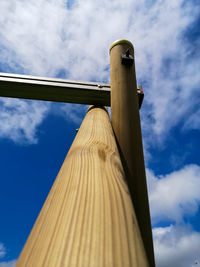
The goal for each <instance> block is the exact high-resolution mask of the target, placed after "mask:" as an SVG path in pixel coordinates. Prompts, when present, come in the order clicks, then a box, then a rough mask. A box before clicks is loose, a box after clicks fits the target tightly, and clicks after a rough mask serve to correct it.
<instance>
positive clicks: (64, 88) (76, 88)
mask: <svg viewBox="0 0 200 267" xmlns="http://www.w3.org/2000/svg"><path fill="white" fill-rule="evenodd" d="M141 90H142V89H141ZM141 90H140V88H139V87H138V98H139V106H141V102H142V99H143V92H142V91H141ZM0 96H1V97H14V98H23V99H34V100H44V101H55V102H65V103H76V104H87V105H101V106H110V84H108V83H97V82H83V81H73V80H65V79H55V78H53V79H52V78H43V77H35V76H27V75H18V74H10V73H0Z"/></svg>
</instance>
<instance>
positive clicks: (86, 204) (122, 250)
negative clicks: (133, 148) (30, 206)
mask: <svg viewBox="0 0 200 267" xmlns="http://www.w3.org/2000/svg"><path fill="white" fill-rule="evenodd" d="M139 255H140V257H138V256H139ZM141 255H142V257H141ZM19 266H20V267H22V266H28V267H32V266H33V267H40V266H43V267H45V266H46V267H59V266H70V267H71V266H81V267H89V266H91V267H120V266H121V267H122V266H123V267H125V266H134V267H136V266H137V267H145V266H148V264H147V260H146V254H145V250H144V247H143V243H142V239H141V236H140V231H139V227H138V223H137V219H136V216H135V212H134V209H133V206H132V201H131V198H130V194H129V190H128V187H127V184H126V181H125V176H124V171H123V168H122V164H121V161H120V157H119V153H118V150H117V146H116V143H115V138H114V135H113V131H112V127H111V123H110V120H109V116H108V113H107V111H106V110H105V109H103V108H91V109H90V110H89V111H88V113H87V114H86V117H85V119H84V121H83V123H82V125H81V127H80V129H79V131H78V134H77V136H76V138H75V140H74V142H73V144H72V146H71V148H70V150H69V153H68V155H67V157H66V159H65V161H64V163H63V165H62V167H61V169H60V172H59V174H58V176H57V178H56V180H55V182H54V185H53V186H52V189H51V191H50V193H49V195H48V197H47V199H46V202H45V203H44V206H43V208H42V210H41V212H40V214H39V216H38V219H37V221H36V223H35V225H34V227H33V229H32V232H31V234H30V236H29V238H28V240H27V242H26V244H25V246H24V249H23V251H22V253H21V255H20V257H19V259H18V262H17V264H16V267H19Z"/></svg>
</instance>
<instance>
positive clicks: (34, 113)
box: [0, 98, 50, 144]
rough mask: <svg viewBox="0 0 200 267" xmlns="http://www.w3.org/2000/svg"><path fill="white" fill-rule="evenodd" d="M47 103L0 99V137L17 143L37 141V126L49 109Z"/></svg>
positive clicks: (33, 142)
mask: <svg viewBox="0 0 200 267" xmlns="http://www.w3.org/2000/svg"><path fill="white" fill-rule="evenodd" d="M49 105H50V104H49V103H46V102H41V101H30V100H29V101H28V100H27V101H25V100H20V99H11V98H1V99H0V110H1V112H0V137H1V138H9V139H11V140H12V141H14V142H17V143H30V144H35V143H37V137H36V133H37V127H38V126H39V125H40V124H41V122H42V121H43V119H44V118H45V116H46V115H47V112H48V109H49Z"/></svg>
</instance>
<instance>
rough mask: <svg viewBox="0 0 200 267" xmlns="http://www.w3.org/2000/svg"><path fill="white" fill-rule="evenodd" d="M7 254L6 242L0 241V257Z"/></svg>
mask: <svg viewBox="0 0 200 267" xmlns="http://www.w3.org/2000/svg"><path fill="white" fill-rule="evenodd" d="M5 255H6V248H5V246H4V244H2V243H0V258H3V257H4V256H5Z"/></svg>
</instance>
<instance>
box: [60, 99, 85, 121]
mask: <svg viewBox="0 0 200 267" xmlns="http://www.w3.org/2000/svg"><path fill="white" fill-rule="evenodd" d="M86 112H87V106H85V105H78V104H77V105H74V104H62V105H61V107H60V111H59V115H61V116H63V117H64V118H65V119H66V120H70V121H73V122H74V123H75V124H77V125H80V124H81V122H82V119H83V115H85V114H86ZM57 114H58V112H57Z"/></svg>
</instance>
